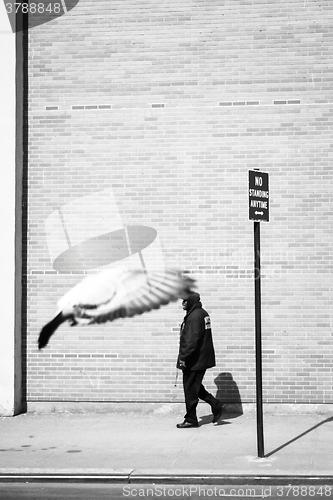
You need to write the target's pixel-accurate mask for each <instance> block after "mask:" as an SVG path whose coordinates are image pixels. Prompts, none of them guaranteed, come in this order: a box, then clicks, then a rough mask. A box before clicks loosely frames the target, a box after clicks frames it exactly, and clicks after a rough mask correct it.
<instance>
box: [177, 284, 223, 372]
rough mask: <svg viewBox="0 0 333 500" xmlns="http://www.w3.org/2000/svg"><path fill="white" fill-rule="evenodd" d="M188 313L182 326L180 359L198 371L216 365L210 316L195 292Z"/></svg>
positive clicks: (178, 366) (188, 366)
mask: <svg viewBox="0 0 333 500" xmlns="http://www.w3.org/2000/svg"><path fill="white" fill-rule="evenodd" d="M186 311H187V314H186V316H185V318H184V321H183V323H182V326H181V333H180V342H179V355H178V360H177V368H180V365H179V360H181V361H184V362H185V367H186V368H185V369H186V370H192V371H198V370H206V369H207V368H212V367H213V366H215V352H214V345H213V339H212V330H211V326H210V317H209V314H208V313H207V311H205V310H204V309H203V308H202V304H201V302H200V295H199V294H198V293H195V292H194V293H193V294H191V295H190V296H189V298H188V300H187V308H186Z"/></svg>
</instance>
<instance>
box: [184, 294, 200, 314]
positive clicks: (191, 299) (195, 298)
mask: <svg viewBox="0 0 333 500" xmlns="http://www.w3.org/2000/svg"><path fill="white" fill-rule="evenodd" d="M199 301H200V295H199V294H198V293H197V292H193V293H191V294H190V295H189V296H188V297H187V299H184V300H183V301H182V306H183V309H184V311H189V310H190V309H192V307H193V306H194V304H197V303H198V302H199Z"/></svg>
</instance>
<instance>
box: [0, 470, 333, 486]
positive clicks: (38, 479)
mask: <svg viewBox="0 0 333 500" xmlns="http://www.w3.org/2000/svg"><path fill="white" fill-rule="evenodd" d="M22 482H28V483H59V482H61V483H64V482H68V483H113V484H123V483H125V484H183V485H185V484H188V485H189V484H202V485H212V484H213V485H251V486H252V485H257V486H266V485H267V486H273V485H274V486H280V485H282V486H286V485H291V484H292V485H312V486H313V485H317V486H323V485H325V486H333V476H323V475H311V476H310V475H304V476H303V475H241V474H240V475H230V474H223V473H203V474H188V473H186V474H174V473H173V474H168V473H159V474H152V473H144V471H142V472H140V473H136V472H135V470H132V471H128V472H125V471H113V472H109V473H108V472H105V473H101V472H89V471H86V472H85V471H82V472H75V473H74V472H71V471H68V472H65V473H64V472H54V471H53V472H46V471H45V472H42V471H40V472H32V471H31V472H23V471H22V472H14V471H13V472H8V473H6V472H1V473H0V483H22Z"/></svg>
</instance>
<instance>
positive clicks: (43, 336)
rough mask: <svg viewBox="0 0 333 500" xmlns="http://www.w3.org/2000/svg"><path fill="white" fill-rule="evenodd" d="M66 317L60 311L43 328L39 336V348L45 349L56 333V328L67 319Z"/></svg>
mask: <svg viewBox="0 0 333 500" xmlns="http://www.w3.org/2000/svg"><path fill="white" fill-rule="evenodd" d="M66 319H67V318H66V317H65V316H64V315H63V314H62V312H61V311H60V313H59V314H57V315H56V316H55V317H54V318H53V319H52V320H51V321H49V322H48V323H47V324H46V325H45V326H44V327H43V328H42V330H41V332H40V334H39V338H38V349H43V348H44V347H45V346H46V345H47V344H48V341H49V340H50V338H51V336H52V335H53V334H54V332H55V331H56V329H57V328H58V327H59V326H60V325H61V323H63V322H64V321H66Z"/></svg>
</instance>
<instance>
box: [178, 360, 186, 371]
mask: <svg viewBox="0 0 333 500" xmlns="http://www.w3.org/2000/svg"><path fill="white" fill-rule="evenodd" d="M185 368H186V365H185V361H182V360H181V359H180V360H179V369H180V370H185Z"/></svg>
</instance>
